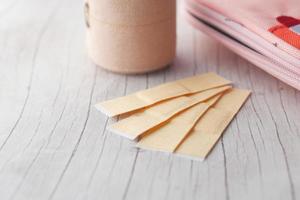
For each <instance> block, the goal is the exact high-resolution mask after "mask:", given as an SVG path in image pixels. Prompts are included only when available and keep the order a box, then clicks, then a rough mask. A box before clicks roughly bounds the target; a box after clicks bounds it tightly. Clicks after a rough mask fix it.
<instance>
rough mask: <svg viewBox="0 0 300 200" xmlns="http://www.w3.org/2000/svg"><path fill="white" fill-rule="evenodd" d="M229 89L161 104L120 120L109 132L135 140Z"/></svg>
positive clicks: (212, 90) (227, 87)
mask: <svg viewBox="0 0 300 200" xmlns="http://www.w3.org/2000/svg"><path fill="white" fill-rule="evenodd" d="M230 88H231V86H223V87H220V88H214V89H211V90H206V91H204V92H200V93H196V94H194V95H189V96H181V97H177V98H174V99H172V100H170V101H164V102H161V103H159V104H156V105H154V106H151V107H149V108H147V109H145V110H142V111H139V112H137V113H134V114H132V115H131V116H129V117H127V118H125V119H123V120H120V121H119V122H117V123H115V124H113V125H112V126H110V127H109V130H111V131H112V132H114V133H117V134H119V135H122V136H125V137H127V138H129V139H136V138H137V137H138V136H140V135H141V134H143V133H145V132H146V131H149V130H150V129H152V128H155V127H157V126H159V125H161V124H163V123H164V122H166V121H167V120H169V119H170V118H172V117H173V116H175V115H176V114H178V113H180V112H182V111H184V110H185V109H188V108H189V107H191V106H193V105H196V104H198V103H200V102H203V101H205V100H207V99H209V98H211V97H213V96H215V95H217V94H220V93H222V92H224V91H226V90H228V89H230Z"/></svg>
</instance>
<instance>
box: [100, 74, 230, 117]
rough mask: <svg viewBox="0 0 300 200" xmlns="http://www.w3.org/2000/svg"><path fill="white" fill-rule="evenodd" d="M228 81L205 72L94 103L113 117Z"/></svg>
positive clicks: (228, 82)
mask: <svg viewBox="0 0 300 200" xmlns="http://www.w3.org/2000/svg"><path fill="white" fill-rule="evenodd" d="M230 83H231V82H230V81H228V80H226V79H224V78H222V77H220V76H218V75H216V74H214V73H206V74H202V75H198V76H194V77H190V78H185V79H181V80H178V81H174V82H170V83H165V84H162V85H159V86H157V87H154V88H150V89H147V90H143V91H140V92H137V93H134V94H131V95H128V96H124V97H119V98H116V99H112V100H108V101H104V102H101V103H98V104H96V108H97V109H98V110H100V111H101V112H103V113H105V114H106V115H108V116H110V117H113V116H117V115H120V114H124V113H128V112H131V111H135V110H138V109H142V108H145V107H147V106H151V105H153V104H156V103H158V102H160V101H164V100H167V99H171V98H174V97H178V96H183V95H188V94H194V93H197V92H202V91H205V90H208V89H212V88H216V87H221V86H225V85H228V84H230Z"/></svg>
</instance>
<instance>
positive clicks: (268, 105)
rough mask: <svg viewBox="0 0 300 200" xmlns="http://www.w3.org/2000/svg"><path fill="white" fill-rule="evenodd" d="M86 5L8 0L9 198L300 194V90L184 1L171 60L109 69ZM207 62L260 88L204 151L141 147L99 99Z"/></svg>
mask: <svg viewBox="0 0 300 200" xmlns="http://www.w3.org/2000/svg"><path fill="white" fill-rule="evenodd" d="M181 3H182V2H179V4H180V5H181ZM82 7H83V2H82V1H80V0H63V1H60V0H51V1H50V0H49V1H46V0H43V1H42V0H26V1H24V0H15V1H9V0H0V69H1V73H0V199H1V200H6V199H22V200H30V199H34V200H44V199H64V200H69V199H70V200H73V199H76V200H79V199H80V200H81V199H82V200H83V199H101V200H106V199H112V200H115V199H116V200H118V199H130V200H143V199H170V200H177V199H178V200H181V199H189V200H190V199H195V200H196V199H209V200H212V199H226V200H229V199H230V200H233V199H236V200H241V199H249V200H253V199H270V200H277V199H278V200H279V199H280V200H281V199H285V200H290V199H291V200H296V199H299V198H300V112H299V111H300V93H299V92H298V91H296V90H295V89H293V88H291V87H289V86H287V85H285V84H284V83H282V82H280V81H278V80H277V79H275V78H273V77H272V76H270V75H268V74H267V73H265V72H263V71H262V70H260V69H258V68H257V67H255V66H254V65H252V64H250V63H249V62H247V61H245V60H243V59H241V58H239V57H238V56H237V55H235V54H233V53H231V52H230V51H229V50H227V49H226V48H224V47H223V46H222V45H220V44H218V43H216V42H214V41H213V40H211V39H209V38H208V37H207V36H204V35H203V34H202V33H200V32H198V31H196V30H194V29H193V28H192V27H190V26H189V25H188V24H186V22H185V20H184V19H183V17H182V16H180V15H181V14H180V12H182V11H180V12H179V20H178V51H177V58H176V59H175V61H174V64H173V65H172V66H171V67H169V68H167V69H165V70H162V71H159V72H155V73H149V74H146V75H140V76H125V75H118V74H113V73H110V72H107V71H104V70H102V69H101V68H99V67H96V66H95V65H93V64H92V63H91V62H90V61H89V59H88V58H87V55H86V50H85V44H84V37H85V26H84V21H83V16H82V15H83V13H82ZM179 10H182V7H181V6H179ZM207 71H214V72H217V73H219V74H220V75H222V76H224V77H226V78H228V79H231V80H233V81H234V82H235V85H236V86H237V87H240V88H248V89H251V90H252V91H253V94H252V96H251V98H250V99H249V100H248V101H247V103H246V104H245V106H244V107H243V108H242V110H241V111H240V113H239V114H238V115H237V117H236V118H235V120H233V122H232V123H231V125H230V126H229V127H228V129H227V130H226V131H225V134H224V136H223V138H222V139H221V140H220V141H219V142H218V143H217V145H216V147H215V148H214V150H213V151H212V153H211V154H210V155H209V157H208V158H207V160H206V161H205V162H197V161H191V160H188V159H184V158H180V157H176V156H174V155H167V154H163V153H157V152H151V151H144V150H139V149H137V148H135V146H134V143H133V142H131V141H128V140H126V139H124V138H122V137H120V136H117V135H114V134H112V133H110V132H109V131H107V130H106V127H107V126H108V125H109V124H111V123H113V122H114V121H115V119H108V118H107V117H105V116H104V115H103V114H101V113H100V112H98V111H96V109H95V108H94V104H95V103H96V102H98V101H102V100H105V99H110V98H113V97H118V96H122V95H125V94H129V93H132V92H134V91H137V90H140V89H145V88H148V87H152V86H155V85H157V84H160V83H163V82H166V81H172V80H175V79H179V78H182V77H187V76H191V75H193V74H197V73H202V72H207Z"/></svg>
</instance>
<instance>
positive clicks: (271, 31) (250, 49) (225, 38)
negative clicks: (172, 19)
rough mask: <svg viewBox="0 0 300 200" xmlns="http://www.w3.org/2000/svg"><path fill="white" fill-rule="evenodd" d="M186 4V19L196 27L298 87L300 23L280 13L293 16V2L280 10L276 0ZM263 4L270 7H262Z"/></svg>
mask: <svg viewBox="0 0 300 200" xmlns="http://www.w3.org/2000/svg"><path fill="white" fill-rule="evenodd" d="M268 1H269V0H268ZM186 5H187V6H186V7H187V11H188V12H187V13H188V19H189V21H190V22H191V23H192V24H193V25H194V26H196V27H197V28H198V29H201V30H202V31H204V32H207V33H208V32H209V34H210V35H211V36H213V37H214V38H215V39H217V40H218V41H220V42H221V43H223V44H224V45H226V46H227V47H229V48H230V49H232V50H233V51H235V52H236V53H237V54H239V55H241V56H242V57H244V58H245V59H247V60H249V61H250V62H252V63H254V64H255V65H257V66H259V67H261V68H262V69H264V70H265V71H267V72H269V73H270V74H272V75H273V76H275V77H277V78H279V79H280V80H282V81H284V82H286V83H288V84H290V85H292V86H293V87H295V88H297V89H300V60H299V58H300V53H299V52H300V51H299V49H298V46H297V45H298V43H299V42H300V39H299V38H298V37H299V36H300V35H299V33H298V31H299V29H300V26H298V24H297V23H298V21H297V19H296V18H292V17H283V16H282V13H283V14H286V15H291V16H294V15H293V14H295V11H294V10H295V8H296V1H294V4H293V3H291V4H290V3H289V5H295V6H294V7H291V8H294V9H290V10H289V9H287V8H286V9H285V10H286V12H283V11H282V12H280V11H281V9H280V6H279V5H283V2H282V4H280V2H279V1H278V0H275V1H272V3H269V4H265V1H264V2H263V3H261V2H258V1H256V0H255V1H250V0H247V1H235V0H226V1H225V0H209V1H206V0H186ZM263 5H269V6H270V7H268V9H262V8H261V7H260V6H263ZM271 7H272V8H271ZM260 8H261V9H260ZM276 8H278V9H276ZM298 10H300V9H298ZM230 11H231V12H230ZM272 11H273V12H272ZM241 13H242V14H241ZM272 13H273V17H272V15H271V14H272ZM280 13H281V14H280ZM277 15H278V16H277ZM255 21H256V22H257V23H254V22H255ZM277 21H278V22H277ZM277 23H282V24H285V25H282V24H281V25H278V24H277ZM299 24H300V23H299ZM299 47H300V46H299Z"/></svg>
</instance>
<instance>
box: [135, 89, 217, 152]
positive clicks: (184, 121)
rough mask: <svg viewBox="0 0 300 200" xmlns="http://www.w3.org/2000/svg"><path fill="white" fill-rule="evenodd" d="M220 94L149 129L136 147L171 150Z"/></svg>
mask: <svg viewBox="0 0 300 200" xmlns="http://www.w3.org/2000/svg"><path fill="white" fill-rule="evenodd" d="M221 96H222V94H219V95H217V96H215V97H213V98H211V99H209V100H208V101H206V102H203V103H200V104H197V105H195V106H193V107H191V108H189V109H187V110H185V111H184V112H182V113H180V114H178V115H177V116H175V117H174V118H173V119H172V120H171V121H169V122H168V123H167V124H164V125H163V126H161V127H160V128H159V129H156V130H154V131H149V133H146V134H145V136H142V138H141V139H140V141H139V142H138V143H137V147H139V148H142V149H150V150H155V151H164V152H173V151H174V150H175V149H176V147H177V146H178V145H179V144H180V143H181V141H182V140H183V139H184V138H185V137H186V136H187V135H188V133H189V132H190V131H191V130H192V128H193V127H194V126H195V124H196V123H197V121H198V120H199V119H200V117H201V116H203V115H204V114H205V112H206V111H207V110H208V109H209V107H211V106H212V105H213V104H215V103H216V102H217V101H218V100H219V99H220V97H221Z"/></svg>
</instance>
